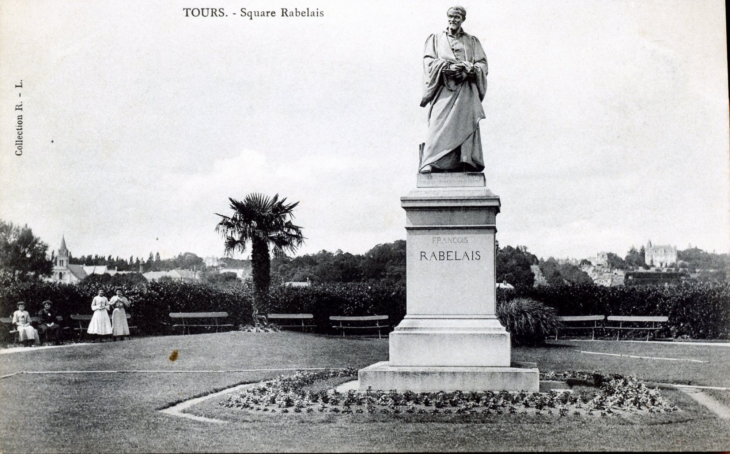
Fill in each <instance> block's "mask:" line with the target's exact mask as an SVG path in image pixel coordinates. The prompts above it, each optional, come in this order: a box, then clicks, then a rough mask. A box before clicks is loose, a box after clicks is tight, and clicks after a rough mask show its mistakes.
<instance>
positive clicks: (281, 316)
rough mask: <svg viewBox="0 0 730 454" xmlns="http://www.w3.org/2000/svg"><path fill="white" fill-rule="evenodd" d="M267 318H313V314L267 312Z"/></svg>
mask: <svg viewBox="0 0 730 454" xmlns="http://www.w3.org/2000/svg"><path fill="white" fill-rule="evenodd" d="M266 318H269V319H272V318H273V319H302V320H303V319H312V318H314V315H312V314H266Z"/></svg>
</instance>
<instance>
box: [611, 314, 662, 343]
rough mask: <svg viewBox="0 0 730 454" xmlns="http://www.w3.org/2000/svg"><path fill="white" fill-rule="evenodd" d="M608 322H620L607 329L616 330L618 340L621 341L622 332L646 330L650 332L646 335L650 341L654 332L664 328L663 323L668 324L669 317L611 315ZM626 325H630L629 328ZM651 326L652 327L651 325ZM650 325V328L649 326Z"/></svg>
mask: <svg viewBox="0 0 730 454" xmlns="http://www.w3.org/2000/svg"><path fill="white" fill-rule="evenodd" d="M607 320H608V321H609V322H618V326H617V325H615V324H614V325H609V326H606V327H605V328H606V329H611V330H616V340H620V339H621V331H623V330H632V331H640V330H645V331H648V333H647V335H646V340H649V337H650V336H651V334H652V332H654V331H658V330H660V329H662V328H663V326H661V324H662V323H666V322H668V321H669V317H667V316H663V315H658V316H643V315H609V316H608V318H607ZM624 323H628V324H629V326H624ZM636 324H640V325H641V326H636ZM649 324H651V325H649ZM647 325H649V326H647Z"/></svg>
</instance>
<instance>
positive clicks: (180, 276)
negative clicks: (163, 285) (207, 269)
mask: <svg viewBox="0 0 730 454" xmlns="http://www.w3.org/2000/svg"><path fill="white" fill-rule="evenodd" d="M142 276H144V278H145V279H147V280H148V281H150V282H152V281H158V280H160V278H163V277H169V278H170V279H172V280H173V281H181V282H195V281H197V280H199V276H198V271H190V270H172V271H149V272H147V273H144V274H143V275H142Z"/></svg>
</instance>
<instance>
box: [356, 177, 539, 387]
mask: <svg viewBox="0 0 730 454" xmlns="http://www.w3.org/2000/svg"><path fill="white" fill-rule="evenodd" d="M401 206H402V207H403V209H404V210H405V211H406V235H407V246H406V253H407V293H406V297H407V311H406V312H407V315H406V317H405V318H404V319H403V321H402V322H401V323H400V324H399V325H398V326H397V327H396V328H395V330H394V331H393V332H392V333H391V334H390V360H389V361H388V362H387V363H377V364H374V365H372V366H370V367H367V368H365V369H362V370H361V371H360V372H359V386H360V389H363V390H364V389H367V388H368V387H372V388H373V389H383V390H390V389H397V390H400V391H405V390H411V391H414V392H427V391H431V392H436V391H449V390H451V391H453V390H457V389H458V390H462V391H483V390H511V391H519V390H525V391H538V388H539V382H538V371H537V369H523V368H513V367H510V366H511V362H510V336H509V333H508V332H507V331H506V330H505V329H504V327H503V326H502V325H501V324H500V323H499V320H498V319H497V316H496V285H495V281H496V267H495V234H496V232H497V227H496V217H497V213H499V209H500V200H499V197H498V196H496V195H494V194H493V193H492V192H491V191H490V190H489V189H487V188H486V182H485V179H484V175H483V174H482V173H434V174H419V175H418V184H417V189H415V190H413V191H411V192H410V193H409V194H408V195H407V196H405V197H402V198H401Z"/></svg>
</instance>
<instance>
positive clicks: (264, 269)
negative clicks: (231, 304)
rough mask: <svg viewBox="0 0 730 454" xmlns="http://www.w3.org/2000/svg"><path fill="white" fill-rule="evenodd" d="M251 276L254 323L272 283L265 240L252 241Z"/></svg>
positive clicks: (256, 239)
mask: <svg viewBox="0 0 730 454" xmlns="http://www.w3.org/2000/svg"><path fill="white" fill-rule="evenodd" d="M251 275H252V277H253V299H254V301H253V316H254V323H255V322H256V321H257V320H256V315H258V313H259V310H260V309H262V308H263V302H264V298H265V297H266V295H267V294H268V292H269V284H270V283H271V258H270V257H269V245H268V243H267V242H266V241H265V240H261V239H258V238H254V239H253V240H252V241H251Z"/></svg>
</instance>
